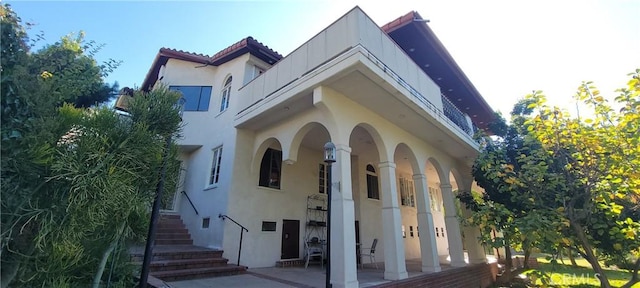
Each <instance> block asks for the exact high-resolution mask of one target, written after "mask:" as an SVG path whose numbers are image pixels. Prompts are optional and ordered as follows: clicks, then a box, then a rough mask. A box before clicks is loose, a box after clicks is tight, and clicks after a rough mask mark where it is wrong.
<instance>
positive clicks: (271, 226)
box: [262, 221, 276, 232]
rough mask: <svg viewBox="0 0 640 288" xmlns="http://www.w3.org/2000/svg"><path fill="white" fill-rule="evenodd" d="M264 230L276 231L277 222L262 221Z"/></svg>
mask: <svg viewBox="0 0 640 288" xmlns="http://www.w3.org/2000/svg"><path fill="white" fill-rule="evenodd" d="M262 231H270V232H273V231H276V222H271V221H262Z"/></svg>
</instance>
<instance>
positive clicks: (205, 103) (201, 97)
mask: <svg viewBox="0 0 640 288" xmlns="http://www.w3.org/2000/svg"><path fill="white" fill-rule="evenodd" d="M169 90H172V91H180V93H182V97H184V100H185V103H184V111H208V110H209V100H210V98H211V86H169Z"/></svg>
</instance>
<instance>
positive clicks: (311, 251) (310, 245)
mask: <svg viewBox="0 0 640 288" xmlns="http://www.w3.org/2000/svg"><path fill="white" fill-rule="evenodd" d="M304 246H305V251H306V254H307V256H306V257H307V261H306V263H305V264H304V269H307V267H308V266H309V260H310V259H311V258H312V257H320V267H323V266H324V263H323V262H324V249H323V248H322V243H320V241H319V240H318V237H313V238H311V240H310V241H306V242H304Z"/></svg>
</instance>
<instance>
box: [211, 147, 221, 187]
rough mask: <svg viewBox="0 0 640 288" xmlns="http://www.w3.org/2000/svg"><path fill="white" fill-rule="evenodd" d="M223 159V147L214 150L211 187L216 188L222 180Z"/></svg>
mask: <svg viewBox="0 0 640 288" xmlns="http://www.w3.org/2000/svg"><path fill="white" fill-rule="evenodd" d="M221 159H222V146H220V147H217V148H215V149H213V160H212V161H211V173H210V174H209V186H216V185H217V184H218V181H219V180H220V161H221Z"/></svg>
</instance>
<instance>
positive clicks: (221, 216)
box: [218, 214, 249, 266]
mask: <svg viewBox="0 0 640 288" xmlns="http://www.w3.org/2000/svg"><path fill="white" fill-rule="evenodd" d="M218 218H220V219H222V220H225V219H229V220H231V222H233V223H236V225H238V226H240V245H238V266H240V254H241V253H242V235H243V234H244V231H247V232H249V229H247V228H246V227H244V226H242V225H241V224H240V223H238V222H236V220H233V218H231V217H229V216H227V215H223V214H218Z"/></svg>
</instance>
